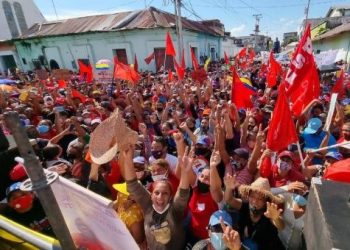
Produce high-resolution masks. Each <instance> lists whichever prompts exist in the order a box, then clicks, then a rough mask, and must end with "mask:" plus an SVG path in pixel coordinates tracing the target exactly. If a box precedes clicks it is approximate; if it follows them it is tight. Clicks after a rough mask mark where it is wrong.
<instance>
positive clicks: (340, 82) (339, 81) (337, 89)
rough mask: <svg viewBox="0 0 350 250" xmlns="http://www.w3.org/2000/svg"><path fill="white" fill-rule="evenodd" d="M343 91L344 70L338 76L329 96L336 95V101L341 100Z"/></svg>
mask: <svg viewBox="0 0 350 250" xmlns="http://www.w3.org/2000/svg"><path fill="white" fill-rule="evenodd" d="M344 92H345V89H344V70H342V71H341V72H340V76H339V78H338V79H337V81H336V82H335V84H334V86H333V88H332V90H331V94H333V93H338V99H341V98H342V96H343V95H344Z"/></svg>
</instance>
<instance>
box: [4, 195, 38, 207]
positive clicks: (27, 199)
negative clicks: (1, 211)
mask: <svg viewBox="0 0 350 250" xmlns="http://www.w3.org/2000/svg"><path fill="white" fill-rule="evenodd" d="M32 203H33V196H32V195H31V194H26V195H23V196H21V197H18V198H16V199H14V200H13V201H11V203H10V206H11V207H12V208H13V209H15V210H26V209H28V208H29V207H30V206H31V205H32Z"/></svg>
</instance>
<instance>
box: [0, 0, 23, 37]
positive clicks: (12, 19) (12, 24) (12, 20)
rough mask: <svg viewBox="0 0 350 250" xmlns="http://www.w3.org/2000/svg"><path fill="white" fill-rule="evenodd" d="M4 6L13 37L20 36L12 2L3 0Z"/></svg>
mask: <svg viewBox="0 0 350 250" xmlns="http://www.w3.org/2000/svg"><path fill="white" fill-rule="evenodd" d="M2 8H3V9H4V13H5V17H6V21H7V25H8V26H9V29H10V33H11V36H12V38H14V37H18V36H19V33H18V28H17V25H16V21H15V17H14V15H13V12H12V8H11V4H10V3H9V2H8V1H2Z"/></svg>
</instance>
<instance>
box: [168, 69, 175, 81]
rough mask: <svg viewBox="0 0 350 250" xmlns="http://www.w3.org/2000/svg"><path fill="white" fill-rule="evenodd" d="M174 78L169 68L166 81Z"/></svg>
mask: <svg viewBox="0 0 350 250" xmlns="http://www.w3.org/2000/svg"><path fill="white" fill-rule="evenodd" d="M173 79H174V77H173V72H172V71H171V69H169V70H168V81H169V82H171V81H172V80H173Z"/></svg>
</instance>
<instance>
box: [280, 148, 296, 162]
mask: <svg viewBox="0 0 350 250" xmlns="http://www.w3.org/2000/svg"><path fill="white" fill-rule="evenodd" d="M282 157H289V158H290V159H291V160H292V161H294V156H293V153H292V152H290V151H288V150H284V151H282V152H281V153H280V154H279V155H278V158H282Z"/></svg>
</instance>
